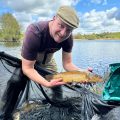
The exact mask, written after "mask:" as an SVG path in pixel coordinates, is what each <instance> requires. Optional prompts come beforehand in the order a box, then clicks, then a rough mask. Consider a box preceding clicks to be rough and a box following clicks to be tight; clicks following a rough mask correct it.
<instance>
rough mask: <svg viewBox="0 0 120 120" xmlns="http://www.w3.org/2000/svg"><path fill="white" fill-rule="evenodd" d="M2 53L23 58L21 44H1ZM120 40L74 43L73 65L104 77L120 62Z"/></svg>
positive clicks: (60, 66) (57, 55)
mask: <svg viewBox="0 0 120 120" xmlns="http://www.w3.org/2000/svg"><path fill="white" fill-rule="evenodd" d="M0 51H5V52H6V53H9V54H11V55H13V56H16V57H19V58H21V55H20V52H21V44H20V43H17V44H16V43H14V44H11V43H0ZM119 51H120V40H81V41H74V47H73V51H72V59H73V63H74V64H76V65H77V66H78V67H80V68H84V69H87V67H88V66H90V67H92V68H93V70H94V72H97V73H99V74H100V75H104V72H105V71H106V70H107V68H108V65H109V64H111V63H119V62H120V52H119ZM54 56H55V59H56V62H57V64H58V70H59V72H60V71H63V68H62V61H61V50H60V51H58V52H57V53H55V55H54Z"/></svg>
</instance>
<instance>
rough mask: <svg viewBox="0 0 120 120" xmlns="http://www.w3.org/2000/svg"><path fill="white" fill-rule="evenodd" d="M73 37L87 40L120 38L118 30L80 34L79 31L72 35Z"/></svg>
mask: <svg viewBox="0 0 120 120" xmlns="http://www.w3.org/2000/svg"><path fill="white" fill-rule="evenodd" d="M73 37H74V39H88V40H95V39H119V40H120V32H112V33H110V32H104V33H100V34H95V33H93V34H88V35H82V34H80V33H78V34H76V35H74V36H73Z"/></svg>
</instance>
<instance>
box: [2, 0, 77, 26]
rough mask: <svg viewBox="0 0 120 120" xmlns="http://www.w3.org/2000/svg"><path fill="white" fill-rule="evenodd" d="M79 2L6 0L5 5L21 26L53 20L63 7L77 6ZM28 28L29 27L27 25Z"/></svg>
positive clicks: (73, 0)
mask: <svg viewBox="0 0 120 120" xmlns="http://www.w3.org/2000/svg"><path fill="white" fill-rule="evenodd" d="M78 2H79V0H20V1H19V2H18V0H6V1H4V4H5V5H6V6H8V7H9V8H11V9H12V10H13V11H14V12H13V14H14V16H15V17H16V19H17V20H18V21H19V22H20V23H21V24H25V23H26V24H27V23H30V22H34V21H38V20H43V19H44V20H47V19H48V18H52V17H53V16H54V15H55V13H56V10H57V9H58V7H59V6H61V5H70V6H72V5H76V4H77V3H78ZM25 26H27V25H25Z"/></svg>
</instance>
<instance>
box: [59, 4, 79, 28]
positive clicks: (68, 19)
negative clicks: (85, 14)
mask: <svg viewBox="0 0 120 120" xmlns="http://www.w3.org/2000/svg"><path fill="white" fill-rule="evenodd" d="M57 15H58V16H59V17H60V18H61V20H62V21H63V22H64V23H66V24H67V25H69V26H70V27H72V28H77V27H78V26H79V18H78V16H77V14H76V11H75V10H74V9H73V8H72V7H70V6H61V7H60V8H59V9H58V11H57Z"/></svg>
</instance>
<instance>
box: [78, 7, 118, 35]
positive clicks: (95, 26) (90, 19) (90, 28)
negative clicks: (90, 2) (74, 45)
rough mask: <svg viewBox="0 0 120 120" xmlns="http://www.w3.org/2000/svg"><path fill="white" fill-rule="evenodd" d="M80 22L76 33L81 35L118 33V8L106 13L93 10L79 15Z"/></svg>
mask: <svg viewBox="0 0 120 120" xmlns="http://www.w3.org/2000/svg"><path fill="white" fill-rule="evenodd" d="M80 21H81V22H80V27H79V30H78V31H79V32H80V33H82V34H84V33H87V34H89V33H102V32H112V31H113V32H114V31H119V27H120V10H119V9H118V8H111V9H110V10H106V11H96V10H95V9H94V10H91V11H90V12H86V13H84V14H81V15H80ZM83 32H84V33H83Z"/></svg>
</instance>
